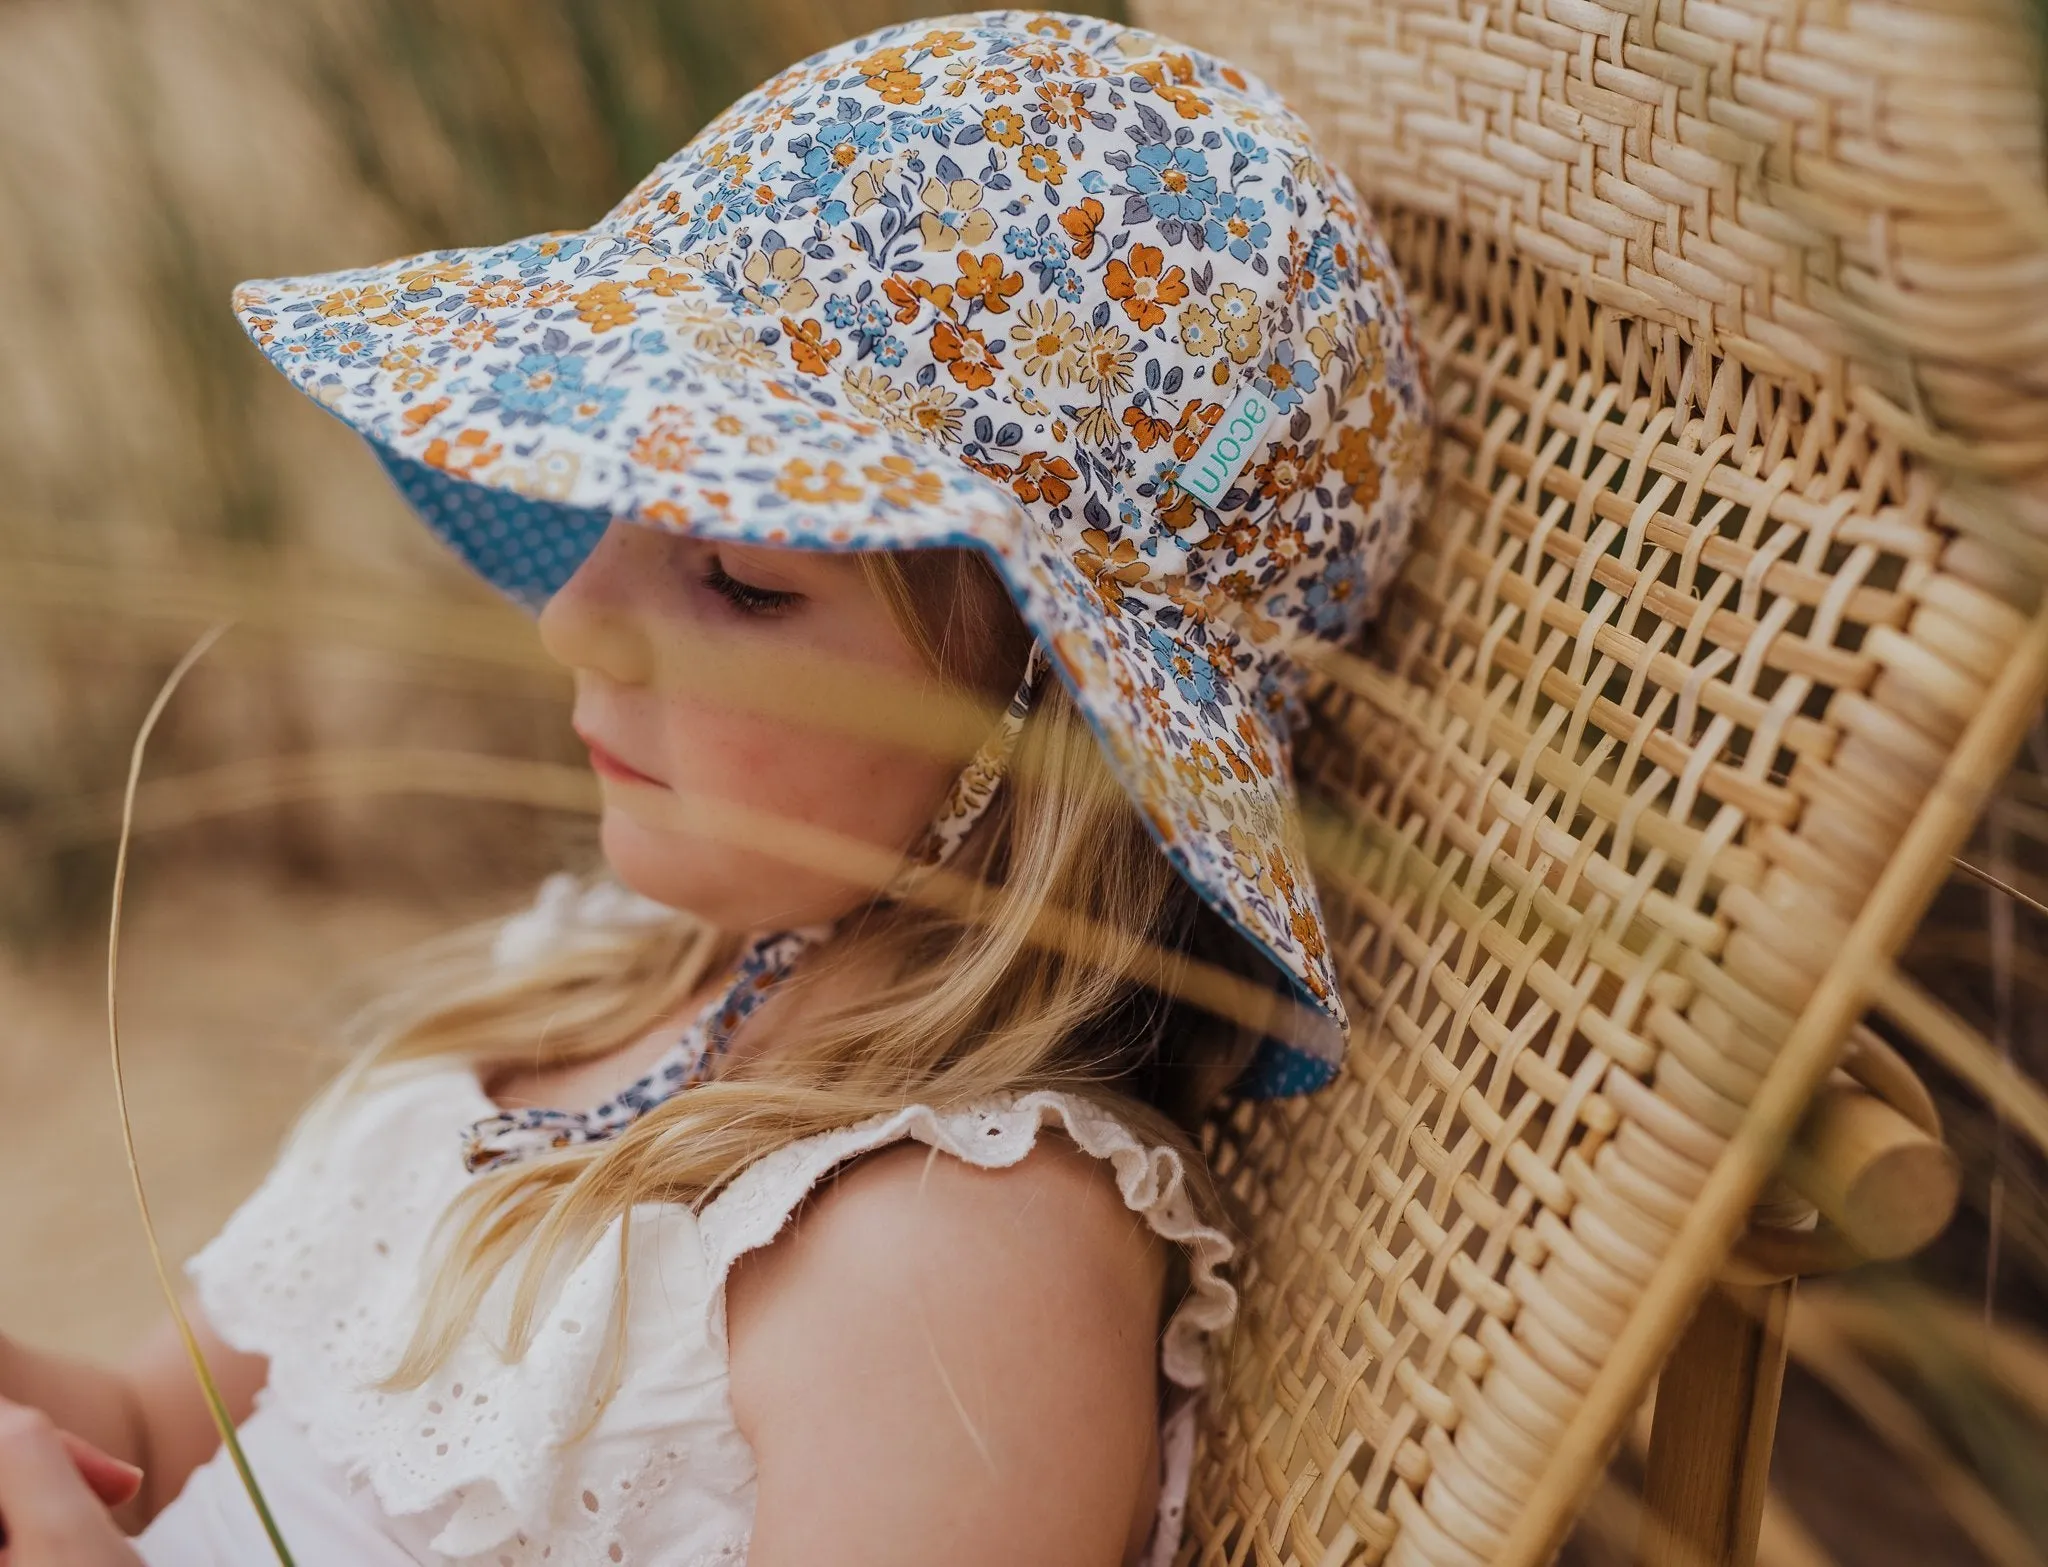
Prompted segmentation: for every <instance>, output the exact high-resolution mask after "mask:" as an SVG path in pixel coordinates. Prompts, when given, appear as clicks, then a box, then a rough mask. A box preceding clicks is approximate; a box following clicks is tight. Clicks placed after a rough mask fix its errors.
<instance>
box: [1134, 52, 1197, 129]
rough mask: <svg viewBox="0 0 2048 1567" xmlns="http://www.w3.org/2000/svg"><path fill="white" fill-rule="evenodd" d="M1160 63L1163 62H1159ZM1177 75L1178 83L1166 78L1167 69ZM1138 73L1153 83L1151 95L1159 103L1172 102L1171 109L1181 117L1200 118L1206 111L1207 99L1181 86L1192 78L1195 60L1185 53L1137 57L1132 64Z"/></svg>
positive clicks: (1193, 76)
mask: <svg viewBox="0 0 2048 1567" xmlns="http://www.w3.org/2000/svg"><path fill="white" fill-rule="evenodd" d="M1162 62H1163V63H1162ZM1169 66H1170V67H1172V69H1173V74H1174V75H1175V76H1177V77H1179V78H1180V81H1178V82H1170V81H1168V80H1167V79H1166V73H1167V68H1168V67H1169ZM1131 69H1132V70H1133V71H1135V72H1136V73H1137V74H1138V75H1140V76H1142V77H1144V78H1145V80H1146V81H1148V82H1150V83H1151V84H1152V96H1153V97H1155V98H1157V99H1159V100H1160V101H1161V102H1162V103H1170V104H1172V105H1173V108H1174V112H1175V113H1176V114H1178V115H1179V116H1180V117H1181V118H1182V119H1184V120H1199V119H1200V118H1201V117H1202V116H1203V115H1205V114H1207V113H1208V112H1209V100H1208V99H1206V98H1204V97H1203V96H1202V95H1201V94H1200V93H1198V92H1196V91H1195V90H1194V89H1193V88H1192V87H1186V86H1183V85H1181V83H1184V82H1192V81H1193V80H1194V79H1195V66H1194V61H1192V60H1190V59H1189V58H1188V57H1187V56H1186V55H1184V54H1168V55H1164V56H1162V57H1161V58H1160V59H1159V60H1140V61H1138V63H1137V64H1135V65H1133V66H1132V67H1131Z"/></svg>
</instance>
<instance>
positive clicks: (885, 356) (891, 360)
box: [875, 335, 910, 366]
mask: <svg viewBox="0 0 2048 1567" xmlns="http://www.w3.org/2000/svg"><path fill="white" fill-rule="evenodd" d="M909 351H910V350H909V349H908V348H907V347H906V346H905V344H904V342H903V339H902V338H900V337H896V336H893V335H891V336H889V337H885V338H883V339H882V340H881V341H880V342H878V343H876V344H875V363H876V364H878V365H889V366H895V365H900V364H902V363H903V356H904V355H905V354H907V353H908V352H909Z"/></svg>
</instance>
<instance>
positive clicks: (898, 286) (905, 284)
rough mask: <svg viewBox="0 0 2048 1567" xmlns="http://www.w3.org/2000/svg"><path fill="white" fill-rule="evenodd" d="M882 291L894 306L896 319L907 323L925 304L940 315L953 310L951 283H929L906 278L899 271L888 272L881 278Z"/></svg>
mask: <svg viewBox="0 0 2048 1567" xmlns="http://www.w3.org/2000/svg"><path fill="white" fill-rule="evenodd" d="M882 292H883V293H884V294H886V295H888V296H889V303H890V304H892V305H894V306H895V307H896V319H897V320H898V321H900V322H904V323H906V324H907V323H909V322H912V321H915V320H916V319H917V314H918V312H919V311H920V310H922V309H923V308H924V307H925V306H926V305H927V304H929V305H930V306H931V307H932V309H934V310H936V311H937V312H938V313H939V314H940V315H942V316H951V315H953V314H954V313H955V312H954V310H953V285H952V284H951V283H936V284H935V283H931V282H928V281H927V280H925V279H924V278H921V277H919V278H906V277H903V276H902V275H901V274H899V273H894V272H892V273H890V274H889V276H887V277H886V278H884V279H883V280H882Z"/></svg>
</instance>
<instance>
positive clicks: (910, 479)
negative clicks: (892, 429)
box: [861, 452, 946, 507]
mask: <svg viewBox="0 0 2048 1567" xmlns="http://www.w3.org/2000/svg"><path fill="white" fill-rule="evenodd" d="M861 472H862V473H864V474H866V475H867V476H868V478H869V480H870V481H871V482H872V483H873V484H874V486H875V489H876V491H877V492H878V493H879V494H880V495H881V497H882V499H883V500H884V501H886V502H887V503H888V504H889V505H891V506H905V507H909V506H936V505H937V504H938V503H939V500H940V499H941V498H942V497H943V496H944V495H945V493H946V485H945V481H944V480H943V479H941V478H940V477H939V476H938V475H937V474H935V473H933V472H931V471H930V470H928V469H924V468H920V467H918V466H917V464H916V463H914V462H912V461H911V460H910V459H909V458H908V457H904V456H901V455H899V454H897V453H894V452H891V453H890V454H889V455H888V456H887V457H884V458H883V459H882V460H881V461H880V462H879V463H869V464H868V465H867V466H866V467H864V468H862V469H861Z"/></svg>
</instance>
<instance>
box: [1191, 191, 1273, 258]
mask: <svg viewBox="0 0 2048 1567" xmlns="http://www.w3.org/2000/svg"><path fill="white" fill-rule="evenodd" d="M1202 238H1203V240H1204V241H1205V242H1206V243H1207V244H1208V246H1209V248H1210V249H1211V250H1227V251H1229V252H1230V253H1231V255H1233V256H1234V257H1236V258H1237V259H1238V260H1239V261H1249V260H1251V259H1252V257H1253V256H1254V255H1255V254H1256V253H1257V252H1259V251H1262V250H1264V249H1265V248H1266V246H1267V245H1268V244H1270V243H1271V242H1272V238H1273V226H1272V224H1270V223H1268V222H1267V221H1266V204H1265V203H1264V202H1263V201H1254V200H1252V198H1251V197H1249V196H1234V195H1231V194H1230V193H1229V192H1227V191H1226V192H1225V193H1224V194H1223V195H1221V196H1218V197H1217V198H1216V205H1215V207H1214V208H1213V209H1212V210H1211V211H1210V213H1209V221H1208V222H1207V223H1205V224H1203V225H1202Z"/></svg>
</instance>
